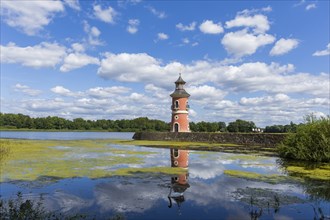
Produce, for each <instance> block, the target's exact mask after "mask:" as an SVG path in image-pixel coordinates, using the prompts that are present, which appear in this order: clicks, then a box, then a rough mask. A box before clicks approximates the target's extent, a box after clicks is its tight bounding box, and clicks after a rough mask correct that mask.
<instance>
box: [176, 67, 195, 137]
mask: <svg viewBox="0 0 330 220" xmlns="http://www.w3.org/2000/svg"><path fill="white" fill-rule="evenodd" d="M185 84H186V82H185V81H184V80H183V79H182V77H181V73H180V76H179V78H178V80H177V81H175V90H174V92H173V93H172V94H171V97H172V106H171V109H172V120H171V131H172V132H190V128H189V117H188V110H189V104H188V98H189V96H190V95H189V93H187V92H186V90H185V89H184V85H185Z"/></svg>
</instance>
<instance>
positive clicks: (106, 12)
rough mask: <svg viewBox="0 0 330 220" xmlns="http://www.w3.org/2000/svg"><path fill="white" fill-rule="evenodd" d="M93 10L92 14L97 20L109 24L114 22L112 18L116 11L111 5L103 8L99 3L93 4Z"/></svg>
mask: <svg viewBox="0 0 330 220" xmlns="http://www.w3.org/2000/svg"><path fill="white" fill-rule="evenodd" d="M93 10H94V16H95V17H96V18H98V19H99V20H101V21H104V22H106V23H111V24H113V23H115V21H114V19H115V17H116V15H117V12H116V11H115V10H114V9H113V8H112V7H111V6H109V7H108V8H105V9H103V8H102V7H101V5H94V6H93Z"/></svg>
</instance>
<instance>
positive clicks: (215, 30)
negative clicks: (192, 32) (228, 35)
mask: <svg viewBox="0 0 330 220" xmlns="http://www.w3.org/2000/svg"><path fill="white" fill-rule="evenodd" d="M199 30H200V31H201V32H203V33H204V34H220V33H222V32H223V28H222V25H221V23H217V24H215V23H213V21H211V20H206V21H204V22H203V23H202V24H201V25H199Z"/></svg>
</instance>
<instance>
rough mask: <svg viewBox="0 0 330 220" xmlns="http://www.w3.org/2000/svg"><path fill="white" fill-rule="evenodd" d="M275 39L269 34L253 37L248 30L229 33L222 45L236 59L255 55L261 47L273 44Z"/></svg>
mask: <svg viewBox="0 0 330 220" xmlns="http://www.w3.org/2000/svg"><path fill="white" fill-rule="evenodd" d="M274 41H275V37H273V36H272V35H269V34H258V35H253V34H250V33H247V30H246V29H245V30H241V31H237V32H229V33H227V34H225V36H224V37H223V38H222V40H221V43H222V45H223V46H224V47H225V49H226V50H227V52H228V53H230V54H233V55H234V56H235V57H242V56H246V55H251V54H254V53H255V52H256V51H257V49H258V48H259V47H262V46H265V45H267V44H271V43H273V42H274Z"/></svg>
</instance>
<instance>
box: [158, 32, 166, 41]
mask: <svg viewBox="0 0 330 220" xmlns="http://www.w3.org/2000/svg"><path fill="white" fill-rule="evenodd" d="M157 37H158V40H167V39H168V38H169V37H168V35H167V34H165V33H158V34H157Z"/></svg>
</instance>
